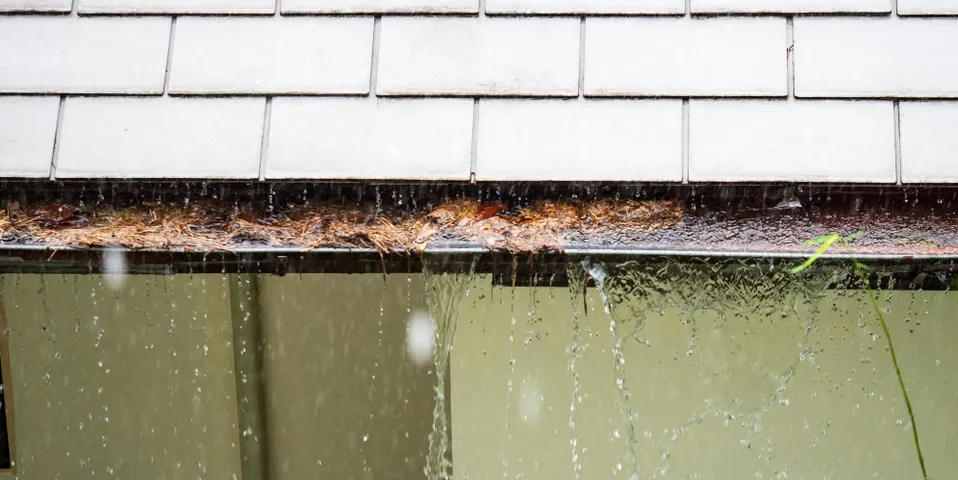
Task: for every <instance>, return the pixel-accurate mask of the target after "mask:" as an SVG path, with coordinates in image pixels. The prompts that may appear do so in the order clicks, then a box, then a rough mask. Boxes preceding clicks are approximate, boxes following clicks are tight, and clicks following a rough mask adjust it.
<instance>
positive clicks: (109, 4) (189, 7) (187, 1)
mask: <svg viewBox="0 0 958 480" xmlns="http://www.w3.org/2000/svg"><path fill="white" fill-rule="evenodd" d="M77 1H78V2H80V3H79V4H78V7H77V9H78V11H79V12H80V13H82V14H87V13H89V14H93V13H111V14H114V13H130V14H152V13H185V14H193V13H197V14H211V13H215V14H254V13H258V14H270V13H273V12H274V11H275V10H276V0H77Z"/></svg>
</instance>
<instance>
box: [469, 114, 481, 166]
mask: <svg viewBox="0 0 958 480" xmlns="http://www.w3.org/2000/svg"><path fill="white" fill-rule="evenodd" d="M478 158H479V99H478V98H475V99H473V100H472V156H471V158H470V159H469V181H470V182H472V183H476V163H477V159H478Z"/></svg>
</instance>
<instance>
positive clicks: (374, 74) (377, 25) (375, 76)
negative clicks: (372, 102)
mask: <svg viewBox="0 0 958 480" xmlns="http://www.w3.org/2000/svg"><path fill="white" fill-rule="evenodd" d="M382 21H383V17H382V15H376V16H375V17H373V51H372V53H371V54H370V55H371V59H370V61H369V65H370V66H369V94H368V95H369V97H370V98H375V97H376V83H377V81H378V80H379V36H380V31H381V30H382Z"/></svg>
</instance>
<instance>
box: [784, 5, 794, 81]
mask: <svg viewBox="0 0 958 480" xmlns="http://www.w3.org/2000/svg"><path fill="white" fill-rule="evenodd" d="M785 45H786V46H785V58H786V60H787V62H786V67H785V71H786V74H785V75H786V81H787V82H788V86H787V87H786V90H787V91H788V98H789V100H794V99H795V21H794V17H786V18H785Z"/></svg>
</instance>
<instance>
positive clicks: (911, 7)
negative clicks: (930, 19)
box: [898, 0, 958, 15]
mask: <svg viewBox="0 0 958 480" xmlns="http://www.w3.org/2000/svg"><path fill="white" fill-rule="evenodd" d="M898 14H899V15H958V2H956V1H955V0H898Z"/></svg>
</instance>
